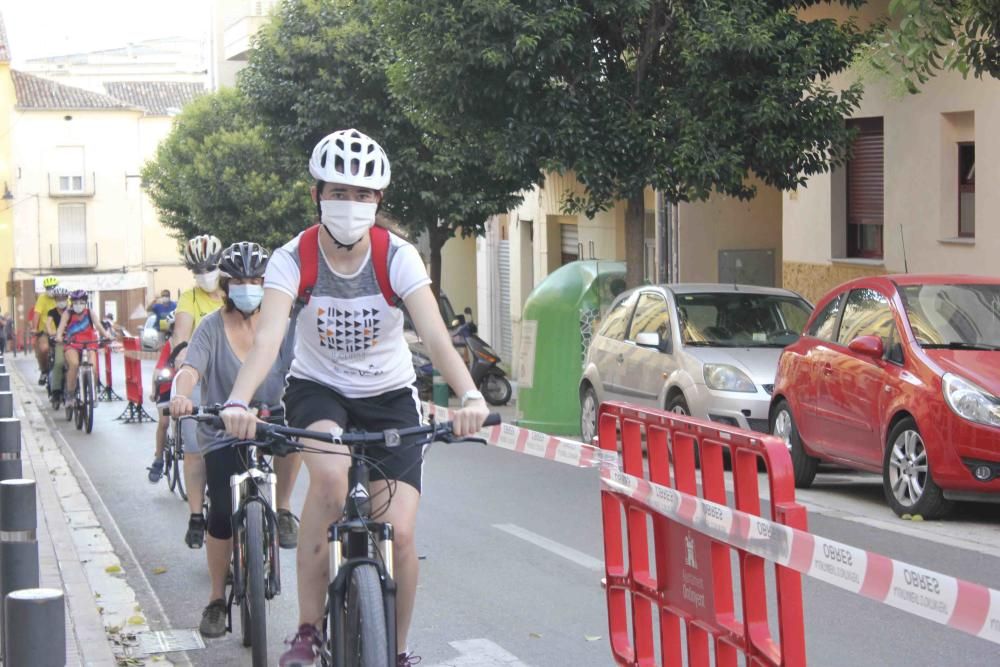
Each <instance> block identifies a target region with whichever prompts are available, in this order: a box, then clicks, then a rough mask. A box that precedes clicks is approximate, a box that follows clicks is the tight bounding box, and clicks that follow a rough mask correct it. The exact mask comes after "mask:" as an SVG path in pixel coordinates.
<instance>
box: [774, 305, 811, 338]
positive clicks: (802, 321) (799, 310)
mask: <svg viewBox="0 0 1000 667" xmlns="http://www.w3.org/2000/svg"><path fill="white" fill-rule="evenodd" d="M778 304H779V305H778V307H779V308H780V310H781V319H782V323H781V326H782V328H784V329H788V330H789V331H802V330H803V329H805V328H806V322H808V321H809V315H810V314H811V313H812V310H810V309H809V308H808V307H807V306H806V304H804V303H802V302H801V301H788V300H782V301H779V302H778Z"/></svg>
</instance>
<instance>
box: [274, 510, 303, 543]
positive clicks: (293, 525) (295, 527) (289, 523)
mask: <svg viewBox="0 0 1000 667" xmlns="http://www.w3.org/2000/svg"><path fill="white" fill-rule="evenodd" d="M298 543H299V517H297V516H295V515H294V514H292V513H291V512H289V511H288V510H278V546H280V547H281V548H282V549H294V548H295V546H296V545H297V544H298Z"/></svg>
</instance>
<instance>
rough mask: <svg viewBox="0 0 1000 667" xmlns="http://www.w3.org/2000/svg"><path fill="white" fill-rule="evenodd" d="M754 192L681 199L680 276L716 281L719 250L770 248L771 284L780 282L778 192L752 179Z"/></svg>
mask: <svg viewBox="0 0 1000 667" xmlns="http://www.w3.org/2000/svg"><path fill="white" fill-rule="evenodd" d="M752 182H753V184H754V185H756V186H757V196H756V197H755V198H754V199H752V200H750V201H740V200H739V199H737V198H735V197H726V196H723V195H718V194H717V195H713V196H712V197H711V198H710V199H708V200H706V201H703V202H693V203H682V204H680V206H679V207H678V209H679V213H678V215H679V220H680V223H679V225H680V231H679V232H678V233H679V235H680V239H679V247H680V260H679V264H680V279H681V281H682V282H709V283H712V282H717V281H718V280H719V251H720V250H737V249H739V250H774V251H775V261H776V265H775V285H781V284H782V283H781V241H782V239H781V207H782V202H781V192H779V191H778V190H777V189H775V188H772V187H769V186H766V185H764V184H763V183H762V182H760V181H756V180H754V181H752Z"/></svg>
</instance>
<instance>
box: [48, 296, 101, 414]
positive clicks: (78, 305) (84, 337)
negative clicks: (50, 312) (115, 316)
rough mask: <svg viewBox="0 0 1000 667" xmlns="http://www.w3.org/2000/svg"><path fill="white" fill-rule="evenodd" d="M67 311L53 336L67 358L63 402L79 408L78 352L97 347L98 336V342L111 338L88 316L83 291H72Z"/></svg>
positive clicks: (98, 322)
mask: <svg viewBox="0 0 1000 667" xmlns="http://www.w3.org/2000/svg"><path fill="white" fill-rule="evenodd" d="M69 301H70V307H69V308H68V309H67V310H65V311H63V314H62V319H61V320H60V322H59V330H58V331H57V332H56V343H62V342H65V343H66V345H65V351H64V354H65V356H66V391H65V393H64V394H63V396H64V399H65V402H66V403H67V404H68V403H69V401H70V400H74V398H75V400H76V403H77V404H79V401H80V397H79V396H77V395H76V374H77V371H78V370H79V369H80V352H81V350H82V349H83V347H84V346H85V345H86V344H87V343H96V342H97V334H100V336H101V338H111V336H110V335H108V332H107V331H105V329H104V325H102V324H101V321H100V320H99V319H97V318H96V317H94V316H93V315H92V314H91V312H90V307H89V306H88V302H89V301H90V298H89V296H88V295H87V292H86V290H82V289H78V290H74V291H72V292H71V293H70V295H69Z"/></svg>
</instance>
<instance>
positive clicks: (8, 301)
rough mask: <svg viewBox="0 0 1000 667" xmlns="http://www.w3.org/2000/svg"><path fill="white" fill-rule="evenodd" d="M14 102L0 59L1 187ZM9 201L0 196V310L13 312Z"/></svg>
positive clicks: (7, 178)
mask: <svg viewBox="0 0 1000 667" xmlns="http://www.w3.org/2000/svg"><path fill="white" fill-rule="evenodd" d="M14 102H15V97H14V82H13V80H12V79H11V77H10V65H9V63H6V62H0V181H2V182H3V185H4V186H5V187H10V186H11V184H12V183H13V181H14V179H13V174H14V173H15V172H14V169H13V162H12V160H11V120H12V119H11V110H12V109H13V108H14ZM2 194H3V191H2V190H0V195H2ZM13 203H14V200H9V201H7V200H0V312H2V313H4V314H9V313H11V312H13V310H14V308H15V307H16V306H15V303H14V300H13V296H14V295H13V293H12V291H8V286H7V281H9V280H10V279H11V274H10V269H11V267H12V266H13V265H14V210H13Z"/></svg>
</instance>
